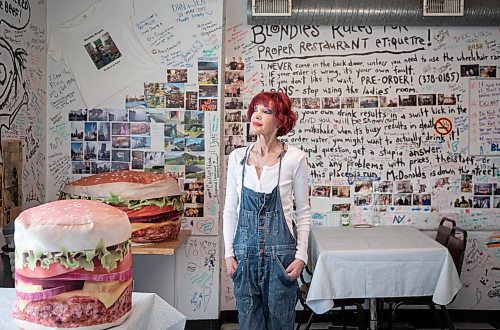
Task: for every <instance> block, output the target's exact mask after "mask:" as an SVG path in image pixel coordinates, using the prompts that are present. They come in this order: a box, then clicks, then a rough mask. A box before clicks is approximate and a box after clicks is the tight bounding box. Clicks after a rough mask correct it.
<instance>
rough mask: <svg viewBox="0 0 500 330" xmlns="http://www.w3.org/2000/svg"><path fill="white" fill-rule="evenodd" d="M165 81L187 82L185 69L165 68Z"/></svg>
mask: <svg viewBox="0 0 500 330" xmlns="http://www.w3.org/2000/svg"><path fill="white" fill-rule="evenodd" d="M167 82H169V83H187V82H188V74H187V69H167Z"/></svg>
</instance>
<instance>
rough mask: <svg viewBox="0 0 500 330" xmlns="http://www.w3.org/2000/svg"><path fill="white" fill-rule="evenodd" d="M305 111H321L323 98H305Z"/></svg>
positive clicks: (303, 100)
mask: <svg viewBox="0 0 500 330" xmlns="http://www.w3.org/2000/svg"><path fill="white" fill-rule="evenodd" d="M302 106H303V107H304V109H316V110H317V109H321V98H319V97H304V98H303V99H302Z"/></svg>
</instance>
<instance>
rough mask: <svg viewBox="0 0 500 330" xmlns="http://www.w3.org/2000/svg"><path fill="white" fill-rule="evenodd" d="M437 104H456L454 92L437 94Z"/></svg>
mask: <svg viewBox="0 0 500 330" xmlns="http://www.w3.org/2000/svg"><path fill="white" fill-rule="evenodd" d="M437 104H438V105H455V104H457V98H456V97H455V94H450V95H445V94H438V97H437Z"/></svg>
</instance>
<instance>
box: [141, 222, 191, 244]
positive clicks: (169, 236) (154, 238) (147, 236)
mask: <svg viewBox="0 0 500 330" xmlns="http://www.w3.org/2000/svg"><path fill="white" fill-rule="evenodd" d="M180 230H181V221H180V220H176V221H167V222H165V223H163V224H162V225H161V226H155V227H146V228H143V229H139V230H136V231H132V242H135V243H151V242H164V241H171V240H173V239H176V238H177V236H178V235H179V231H180Z"/></svg>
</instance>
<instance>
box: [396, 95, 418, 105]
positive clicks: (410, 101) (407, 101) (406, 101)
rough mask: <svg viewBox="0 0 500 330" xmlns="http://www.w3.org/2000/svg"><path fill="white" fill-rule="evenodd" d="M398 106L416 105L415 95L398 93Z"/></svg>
mask: <svg viewBox="0 0 500 330" xmlns="http://www.w3.org/2000/svg"><path fill="white" fill-rule="evenodd" d="M399 106H400V107H416V106H417V95H399Z"/></svg>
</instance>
